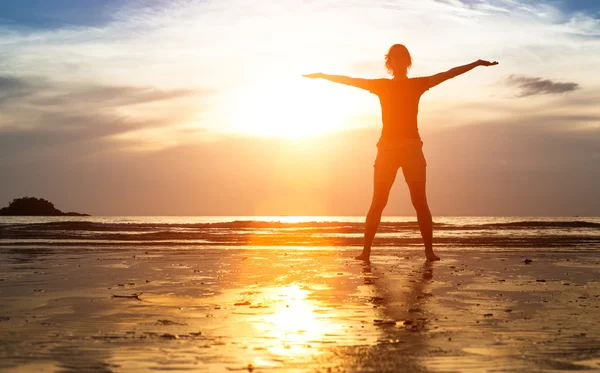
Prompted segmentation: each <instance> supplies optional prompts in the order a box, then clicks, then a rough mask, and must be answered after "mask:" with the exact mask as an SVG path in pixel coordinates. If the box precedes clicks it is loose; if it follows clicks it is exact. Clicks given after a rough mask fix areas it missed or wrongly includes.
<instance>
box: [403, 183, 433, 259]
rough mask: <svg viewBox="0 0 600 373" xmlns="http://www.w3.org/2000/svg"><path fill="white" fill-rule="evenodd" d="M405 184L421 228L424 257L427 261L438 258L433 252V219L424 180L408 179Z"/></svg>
mask: <svg viewBox="0 0 600 373" xmlns="http://www.w3.org/2000/svg"><path fill="white" fill-rule="evenodd" d="M407 184H408V189H409V190H410V199H411V201H412V204H413V206H414V208H415V210H416V211H417V221H418V222H419V229H420V230H421V236H422V237H423V243H424V244H425V257H427V260H428V261H435V260H440V258H439V257H438V256H437V255H435V254H434V253H433V221H432V219H431V212H430V211H429V205H428V204H427V194H426V190H425V182H424V181H410V182H407Z"/></svg>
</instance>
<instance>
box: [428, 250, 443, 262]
mask: <svg viewBox="0 0 600 373" xmlns="http://www.w3.org/2000/svg"><path fill="white" fill-rule="evenodd" d="M425 257H426V258H427V261H428V262H435V261H438V260H440V257H439V256H437V255H435V254H434V253H433V251H432V252H425Z"/></svg>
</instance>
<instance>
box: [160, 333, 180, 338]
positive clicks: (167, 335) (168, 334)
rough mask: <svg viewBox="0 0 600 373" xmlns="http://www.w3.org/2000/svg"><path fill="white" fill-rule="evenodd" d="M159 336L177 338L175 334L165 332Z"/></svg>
mask: <svg viewBox="0 0 600 373" xmlns="http://www.w3.org/2000/svg"><path fill="white" fill-rule="evenodd" d="M160 337H161V338H162V339H178V338H179V337H177V336H176V335H175V334H171V333H165V334H163V335H161V336H160Z"/></svg>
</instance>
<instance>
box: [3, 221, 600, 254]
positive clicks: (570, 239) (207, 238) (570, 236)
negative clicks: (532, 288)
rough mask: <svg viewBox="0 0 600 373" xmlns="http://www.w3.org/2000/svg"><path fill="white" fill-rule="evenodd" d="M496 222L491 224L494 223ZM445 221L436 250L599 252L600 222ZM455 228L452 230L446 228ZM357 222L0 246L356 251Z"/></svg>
mask: <svg viewBox="0 0 600 373" xmlns="http://www.w3.org/2000/svg"><path fill="white" fill-rule="evenodd" d="M494 220H495V221H494ZM508 220H509V219H507V218H497V219H490V218H485V219H484V218H482V219H480V220H479V221H477V219H476V218H471V219H468V220H464V219H462V220H461V219H458V218H457V219H455V220H452V219H445V221H446V222H445V223H436V224H434V230H435V234H434V236H435V244H436V245H438V246H440V245H441V246H446V247H491V246H494V247H539V248H543V247H545V248H556V247H563V248H565V247H571V248H572V247H586V248H592V249H595V248H600V220H599V219H597V218H592V219H590V220H591V221H590V220H582V219H579V220H558V219H550V218H545V219H540V220H531V219H527V220H514V219H513V220H512V221H508ZM450 222H452V223H450ZM363 232H364V223H363V222H359V221H337V220H332V221H302V222H285V221H284V222H282V221H265V220H231V221H221V222H208V223H177V222H175V223H164V222H159V221H155V222H151V221H150V222H143V223H141V222H98V221H88V220H76V221H72V220H70V221H50V222H43V223H39V222H38V223H27V224H24V223H10V222H9V223H4V224H0V246H14V245H32V244H34V245H37V246H44V245H47V246H48V245H53V246H56V245H65V246H74V245H78V246H98V245H134V244H139V245H173V246H181V245H191V246H206V245H209V246H245V245H254V246H342V247H343V246H361V245H362V243H363V238H362V234H363ZM375 245H376V246H416V245H422V240H421V236H420V233H419V227H418V224H417V222H416V221H396V222H389V221H387V222H382V223H381V225H380V227H379V230H378V235H377V237H376V241H375Z"/></svg>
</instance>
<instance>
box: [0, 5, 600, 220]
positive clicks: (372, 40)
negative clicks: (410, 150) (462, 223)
mask: <svg viewBox="0 0 600 373" xmlns="http://www.w3.org/2000/svg"><path fill="white" fill-rule="evenodd" d="M394 43H402V44H405V45H406V46H407V47H408V49H409V50H410V52H411V54H412V56H413V68H412V69H411V70H410V72H409V76H427V75H432V74H435V73H438V72H441V71H446V70H448V69H450V68H452V67H455V66H459V65H463V64H467V63H471V62H473V61H476V60H478V59H480V58H481V59H487V60H497V61H498V62H499V63H500V64H499V65H497V66H493V67H478V68H476V69H474V70H472V71H470V72H468V73H467V74H465V75H462V76H459V77H456V78H454V79H452V80H449V81H447V82H444V83H443V84H441V85H440V86H437V87H435V88H433V89H431V90H430V91H428V92H426V93H425V94H424V95H423V97H422V98H421V104H420V112H419V130H420V133H421V136H422V138H423V141H424V152H425V156H426V158H427V164H428V168H427V172H428V175H427V177H428V184H427V185H428V186H427V190H428V199H429V204H430V207H431V210H432V213H433V214H434V216H435V215H438V216H440V215H446V216H448V215H484V216H499V215H502V216H504V215H508V216H545V215H548V216H600V198H598V190H600V105H598V104H597V103H598V102H599V99H600V53H599V52H600V2H598V1H592V0H587V1H586V0H576V1H560V0H552V1H550V0H547V1H542V0H538V1H533V0H527V1H525V0H489V1H484V0H421V1H412V0H341V1H340V0H337V1H333V0H331V1H329V0H321V1H308V0H281V1H265V0H256V1H252V2H250V1H246V0H219V1H216V0H170V1H162V0H147V1H145V0H133V1H127V2H124V1H117V0H98V1H93V2H92V1H85V2H83V1H79V0H52V1H48V0H19V1H3V2H1V3H0V46H1V47H0V180H1V183H0V206H6V205H8V203H9V202H10V201H11V200H12V199H14V198H19V197H24V196H35V197H41V198H46V199H48V200H50V201H51V202H53V203H54V204H55V206H56V207H57V208H59V209H61V210H63V211H78V212H85V213H89V214H93V215H364V214H365V213H366V211H367V210H368V207H369V203H370V199H371V193H372V177H373V167H372V166H373V161H374V159H375V156H376V147H375V144H376V142H377V139H378V136H379V134H380V131H381V114H380V108H379V103H378V100H377V97H376V96H375V95H372V94H370V93H368V92H366V91H362V90H360V89H356V88H352V87H346V86H341V85H336V84H333V83H329V82H326V81H322V80H309V79H305V78H302V74H307V73H313V72H324V73H328V74H341V75H349V76H354V77H363V78H379V77H386V76H387V73H386V71H385V68H384V65H383V56H384V54H385V53H386V51H387V49H388V48H389V47H390V46H391V45H392V44H394ZM397 180H398V181H397V182H396V185H395V186H394V188H393V190H392V194H391V197H390V201H389V203H388V206H387V208H386V210H385V212H384V214H385V215H414V211H413V209H412V206H411V205H410V200H409V197H408V190H407V188H406V186H405V184H404V182H403V179H402V176H401V174H399V176H398V179H397Z"/></svg>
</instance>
